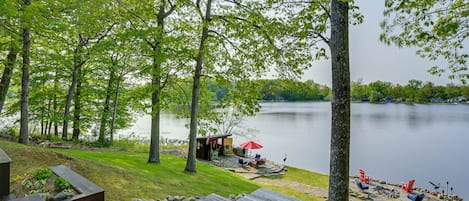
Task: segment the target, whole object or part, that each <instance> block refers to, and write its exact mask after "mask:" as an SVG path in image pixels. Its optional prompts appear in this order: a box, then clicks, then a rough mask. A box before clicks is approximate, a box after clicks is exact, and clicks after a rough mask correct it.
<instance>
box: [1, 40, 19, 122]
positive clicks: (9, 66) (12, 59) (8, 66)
mask: <svg viewBox="0 0 469 201" xmlns="http://www.w3.org/2000/svg"><path fill="white" fill-rule="evenodd" d="M17 55H18V50H17V47H16V44H15V41H13V40H12V42H11V46H10V50H9V51H8V55H7V59H6V61H5V63H4V66H5V69H4V70H3V75H2V78H1V81H0V113H1V112H2V109H3V105H4V104H5V100H6V96H7V92H8V87H9V86H10V81H11V77H12V76H13V69H14V67H15V63H16V56H17Z"/></svg>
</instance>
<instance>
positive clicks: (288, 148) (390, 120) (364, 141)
mask: <svg viewBox="0 0 469 201" xmlns="http://www.w3.org/2000/svg"><path fill="white" fill-rule="evenodd" d="M261 105H262V109H261V111H260V112H259V113H258V114H257V115H256V116H255V117H249V118H246V120H245V122H244V123H243V124H244V125H243V126H245V127H248V128H253V129H256V132H253V134H255V135H256V136H255V138H254V139H253V140H255V141H257V142H259V143H260V144H262V145H263V146H264V148H262V149H260V150H255V151H253V152H255V153H260V154H261V155H262V156H265V157H267V158H268V159H269V160H273V161H277V162H279V163H283V161H282V160H283V158H284V156H285V154H286V155H287V160H286V164H287V165H291V166H295V167H299V168H303V169H307V170H311V171H315V172H320V173H325V174H327V173H328V172H329V149H330V147H329V146H330V130H331V125H330V124H331V108H330V103H329V102H294V103H291V102H289V103H285V102H278V103H261ZM351 110H352V111H351V156H350V174H351V175H358V170H359V169H364V170H365V172H366V174H367V175H370V176H371V177H372V178H377V179H382V180H386V181H390V182H392V183H400V182H407V181H408V180H409V179H412V178H414V179H415V180H416V182H415V186H416V187H423V188H428V189H433V187H432V186H431V185H430V184H429V181H432V182H434V183H441V185H442V186H443V187H444V189H445V191H446V182H447V181H448V182H449V188H450V187H453V189H454V190H453V192H454V193H457V194H459V195H461V196H462V197H463V198H465V199H469V172H468V170H469V105H419V104H417V105H407V104H368V103H353V104H352V107H351ZM187 122H188V120H185V119H176V118H175V117H174V115H171V114H163V115H162V123H161V126H162V128H161V132H162V137H165V138H177V139H187V135H188V133H189V132H188V129H186V128H185V126H184V125H185V124H186V123H187ZM120 133H121V135H122V136H125V134H129V133H134V134H135V135H136V136H139V137H141V138H149V136H150V117H148V116H147V117H142V118H140V119H138V120H137V122H136V124H135V126H134V127H132V128H130V129H127V130H124V131H121V132H120ZM233 138H234V143H235V145H236V144H239V143H242V142H244V141H246V140H248V139H246V138H244V137H239V136H234V137H233ZM440 189H441V188H440Z"/></svg>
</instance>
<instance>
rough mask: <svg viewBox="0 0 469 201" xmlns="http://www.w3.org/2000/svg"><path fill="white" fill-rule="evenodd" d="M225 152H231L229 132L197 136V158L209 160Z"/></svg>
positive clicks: (231, 140)
mask: <svg viewBox="0 0 469 201" xmlns="http://www.w3.org/2000/svg"><path fill="white" fill-rule="evenodd" d="M227 154H233V138H231V134H227V135H212V136H203V137H197V152H196V156H197V158H199V159H204V160H209V161H211V160H213V158H214V157H216V156H224V155H227Z"/></svg>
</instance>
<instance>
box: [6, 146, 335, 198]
mask: <svg viewBox="0 0 469 201" xmlns="http://www.w3.org/2000/svg"><path fill="white" fill-rule="evenodd" d="M125 146H127V145H122V146H120V147H125ZM0 147H1V148H2V149H3V150H5V152H7V153H8V155H9V156H10V157H11V158H12V160H13V163H12V167H11V178H12V183H16V185H17V184H18V183H21V181H22V179H23V178H24V175H25V174H26V173H28V172H32V171H34V170H36V169H38V168H43V167H48V166H54V165H62V164H63V165H67V166H68V167H70V168H71V169H73V170H75V171H76V172H78V173H79V174H81V175H83V176H84V177H86V178H88V179H89V180H91V181H93V182H94V183H96V184H97V185H99V186H100V187H102V188H104V189H105V190H106V200H131V199H132V198H134V197H138V198H144V199H162V198H164V197H166V196H168V195H183V196H195V195H198V196H205V195H208V194H210V193H216V194H219V195H222V196H225V197H228V196H229V195H230V194H240V193H250V192H252V191H254V190H256V189H257V188H259V187H261V186H260V185H259V184H257V183H254V182H252V181H250V180H246V179H244V178H242V177H240V176H238V175H236V174H234V173H232V172H230V171H227V170H224V169H221V168H219V167H216V166H213V165H210V164H207V163H203V162H198V163H197V171H198V172H197V173H196V174H191V173H186V172H184V168H185V163H186V160H185V159H184V158H182V157H180V156H176V155H169V154H161V164H149V163H147V159H148V153H146V152H141V151H143V150H141V148H137V149H136V150H135V149H134V148H135V147H126V148H128V149H129V150H131V152H129V151H111V150H109V151H108V150H105V151H86V150H75V149H46V148H40V147H31V146H26V145H21V144H18V143H14V142H8V141H3V140H0ZM126 150H127V149H126ZM276 179H279V180H290V181H295V182H299V183H304V184H307V185H311V186H316V187H320V188H324V189H327V181H328V177H327V176H326V175H322V174H316V173H312V172H309V171H306V170H302V169H298V168H293V167H289V168H288V172H287V173H286V174H285V175H284V176H277V177H273V180H276ZM13 186H14V185H13ZM262 187H265V188H268V189H271V190H274V191H277V192H280V193H285V194H287V195H290V196H293V197H296V198H299V199H302V200H323V199H321V198H316V197H312V196H311V195H307V194H304V193H303V192H301V191H298V190H297V189H294V188H291V187H278V186H274V185H263V186H262Z"/></svg>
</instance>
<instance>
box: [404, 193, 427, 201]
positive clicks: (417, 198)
mask: <svg viewBox="0 0 469 201" xmlns="http://www.w3.org/2000/svg"><path fill="white" fill-rule="evenodd" d="M407 198H409V200H412V201H422V200H423V198H425V194H423V193H419V194H415V193H411V194H409V195H407Z"/></svg>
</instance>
